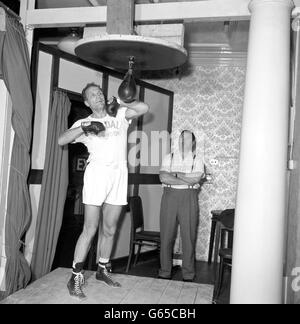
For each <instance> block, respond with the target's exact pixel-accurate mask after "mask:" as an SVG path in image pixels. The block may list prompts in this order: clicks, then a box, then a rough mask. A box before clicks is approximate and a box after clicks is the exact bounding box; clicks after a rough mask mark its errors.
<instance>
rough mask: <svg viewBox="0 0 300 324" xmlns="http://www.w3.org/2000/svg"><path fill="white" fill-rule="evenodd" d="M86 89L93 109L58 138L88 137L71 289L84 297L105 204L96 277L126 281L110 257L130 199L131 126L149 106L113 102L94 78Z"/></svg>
mask: <svg viewBox="0 0 300 324" xmlns="http://www.w3.org/2000/svg"><path fill="white" fill-rule="evenodd" d="M82 95H83V100H84V103H85V105H86V106H88V107H90V109H91V110H92V112H93V113H92V114H91V115H90V116H88V117H87V118H85V119H81V120H78V121H77V122H75V123H74V125H73V126H72V127H71V128H70V129H69V130H67V131H66V132H64V133H63V134H62V135H61V136H60V138H59V140H58V144H59V145H61V146H63V145H67V144H69V143H83V144H84V145H85V146H86V147H87V149H88V151H89V154H90V155H89V158H88V162H87V167H86V170H85V173H84V186H83V204H84V205H85V219H84V227H83V231H82V233H81V236H80V237H79V239H78V241H77V245H76V249H75V254H74V261H73V272H72V276H71V279H70V280H69V282H68V289H69V293H70V295H72V296H76V297H79V298H85V295H84V293H83V291H82V286H83V285H84V276H83V265H84V261H85V259H86V256H87V254H88V251H89V249H90V246H91V242H92V239H93V237H94V235H95V233H96V232H97V230H98V226H99V221H100V209H101V208H102V209H103V210H102V211H103V224H102V231H103V235H102V238H101V241H100V259H99V263H98V270H97V273H96V279H97V280H100V281H103V282H105V283H106V284H107V285H109V286H112V287H120V284H119V283H118V282H115V281H114V280H113V278H112V277H111V276H110V274H109V273H110V272H111V268H110V262H109V261H110V256H111V251H112V247H113V243H114V236H115V232H116V227H117V222H118V220H119V217H120V214H121V211H122V208H123V206H124V205H127V188H128V167H127V130H128V127H129V124H130V122H131V120H132V119H134V118H138V117H139V116H142V115H143V114H145V113H147V112H148V110H149V107H148V105H147V104H145V103H143V102H139V101H133V102H131V103H124V102H122V101H120V100H119V102H116V101H114V102H112V104H110V105H107V104H106V100H105V97H104V94H103V92H102V89H101V88H100V87H99V86H98V85H96V84H94V83H91V84H88V85H87V86H86V87H85V88H84V89H83V92H82Z"/></svg>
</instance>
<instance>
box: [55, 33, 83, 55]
mask: <svg viewBox="0 0 300 324" xmlns="http://www.w3.org/2000/svg"><path fill="white" fill-rule="evenodd" d="M79 40H80V37H79V34H78V32H77V29H76V28H72V29H71V33H70V34H69V35H68V36H66V37H64V38H63V39H61V41H60V42H59V43H58V44H57V47H58V48H59V49H60V50H61V51H64V52H67V53H69V54H73V55H76V54H75V47H76V44H77V42H78V41H79Z"/></svg>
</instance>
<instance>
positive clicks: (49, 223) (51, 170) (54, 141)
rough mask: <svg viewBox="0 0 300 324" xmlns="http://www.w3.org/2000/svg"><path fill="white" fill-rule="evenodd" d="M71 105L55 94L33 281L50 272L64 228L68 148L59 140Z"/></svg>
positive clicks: (66, 98) (37, 231)
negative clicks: (60, 234) (62, 228)
mask: <svg viewBox="0 0 300 324" xmlns="http://www.w3.org/2000/svg"><path fill="white" fill-rule="evenodd" d="M70 109H71V103H70V100H69V98H68V96H67V95H66V94H65V93H63V92H62V91H55V92H54V96H53V105H52V109H51V111H50V114H49V122H48V133H47V145H46V158H45V159H46V160H45V167H44V173H43V181H42V189H41V196H40V203H39V208H38V215H37V225H36V236H35V242H34V248H33V259H32V263H31V268H32V274H33V278H34V279H38V278H40V277H42V276H44V275H46V274H47V273H49V272H50V271H51V266H52V262H53V259H54V256H55V250H56V245H57V241H58V236H59V232H60V228H61V224H62V219H63V213H64V205H65V200H66V196H67V189H68V182H69V165H68V147H67V146H65V147H60V146H58V137H59V135H60V134H61V133H62V132H64V131H65V130H66V129H67V128H68V115H69V113H70Z"/></svg>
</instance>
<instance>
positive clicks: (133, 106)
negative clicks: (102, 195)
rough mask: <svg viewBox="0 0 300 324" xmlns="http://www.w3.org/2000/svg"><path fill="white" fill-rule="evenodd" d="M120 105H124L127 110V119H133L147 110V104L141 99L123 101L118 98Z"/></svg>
mask: <svg viewBox="0 0 300 324" xmlns="http://www.w3.org/2000/svg"><path fill="white" fill-rule="evenodd" d="M120 105H121V106H122V107H126V108H127V111H126V114H125V117H126V119H127V120H130V119H135V118H138V117H140V116H143V115H145V114H146V113H147V112H148V111H149V106H148V105H147V104H146V103H144V102H142V101H133V102H131V103H125V102H123V101H121V100H120Z"/></svg>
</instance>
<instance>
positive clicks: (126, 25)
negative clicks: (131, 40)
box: [106, 0, 135, 35]
mask: <svg viewBox="0 0 300 324" xmlns="http://www.w3.org/2000/svg"><path fill="white" fill-rule="evenodd" d="M134 9H135V5H134V0H107V24H106V31H107V33H108V34H118V35H132V34H133V20H134Z"/></svg>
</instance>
